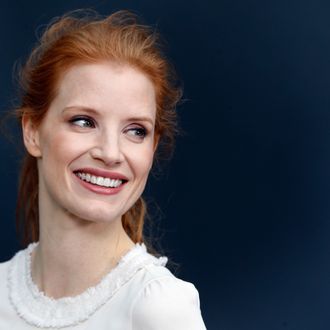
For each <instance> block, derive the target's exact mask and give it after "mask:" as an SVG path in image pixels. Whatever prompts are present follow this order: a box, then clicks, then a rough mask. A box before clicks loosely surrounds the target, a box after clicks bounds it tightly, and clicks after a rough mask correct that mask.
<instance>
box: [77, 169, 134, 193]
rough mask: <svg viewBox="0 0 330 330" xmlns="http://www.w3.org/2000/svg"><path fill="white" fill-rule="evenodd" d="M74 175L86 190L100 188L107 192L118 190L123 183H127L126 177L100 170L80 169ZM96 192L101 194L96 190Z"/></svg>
mask: <svg viewBox="0 0 330 330" xmlns="http://www.w3.org/2000/svg"><path fill="white" fill-rule="evenodd" d="M74 174H75V175H76V176H77V177H78V178H79V179H80V180H81V181H83V183H84V186H85V187H87V188H93V189H92V190H93V191H94V190H95V189H94V187H95V188H101V189H107V190H114V189H115V190H118V188H120V187H121V186H122V185H123V184H124V183H126V182H127V181H128V179H127V177H126V176H124V175H122V174H120V173H117V172H108V171H104V170H100V169H93V168H82V169H79V170H75V171H74ZM96 192H103V190H97V191H96Z"/></svg>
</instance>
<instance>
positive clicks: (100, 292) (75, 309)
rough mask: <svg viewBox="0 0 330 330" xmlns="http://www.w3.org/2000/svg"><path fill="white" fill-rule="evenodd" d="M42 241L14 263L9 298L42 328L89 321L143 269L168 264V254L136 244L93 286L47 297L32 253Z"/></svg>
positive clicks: (20, 313)
mask: <svg viewBox="0 0 330 330" xmlns="http://www.w3.org/2000/svg"><path fill="white" fill-rule="evenodd" d="M37 244H38V243H31V244H30V245H29V246H28V247H27V248H26V249H25V250H22V251H19V252H18V253H17V254H16V255H15V256H14V258H13V259H12V260H11V262H10V267H9V273H8V286H9V298H10V301H11V303H12V305H13V306H14V308H15V310H16V312H17V313H18V315H19V316H20V317H21V318H23V319H24V320H25V321H26V322H27V323H29V324H31V325H33V326H37V327H40V328H63V327H68V326H72V325H75V324H78V323H80V322H83V321H86V320H87V319H88V318H89V317H90V316H91V315H92V314H94V313H95V312H96V311H97V310H98V309H99V308H101V307H102V306H103V305H104V304H105V303H106V302H107V301H108V300H109V299H111V297H112V296H113V295H114V294H115V293H116V292H117V291H118V290H119V289H120V288H121V287H122V286H123V285H124V284H125V283H126V282H128V281H129V280H130V279H131V278H132V277H133V276H134V274H136V273H137V272H138V271H139V270H140V269H142V268H144V267H145V266H147V265H149V264H156V265H161V266H165V265H166V262H167V258H166V257H160V258H156V257H154V256H152V255H151V254H149V253H148V252H147V250H146V246H145V245H144V244H136V245H135V246H134V247H133V248H132V249H131V250H130V251H129V252H128V253H127V254H125V255H124V256H123V257H122V258H121V260H120V261H119V263H118V265H117V266H116V267H115V268H113V269H112V270H111V271H110V272H109V273H108V274H107V275H105V276H104V277H103V279H102V280H101V281H100V282H99V283H98V284H97V285H96V286H93V287H90V288H88V289H87V290H86V291H84V292H83V293H81V294H79V295H77V296H74V297H64V298H60V299H53V298H50V297H47V296H46V295H45V294H44V293H43V292H41V291H39V289H38V287H37V286H36V285H35V284H34V283H33V281H32V277H31V253H32V251H33V249H34V248H35V247H36V246H37Z"/></svg>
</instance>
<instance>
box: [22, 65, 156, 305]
mask: <svg viewBox="0 0 330 330" xmlns="http://www.w3.org/2000/svg"><path fill="white" fill-rule="evenodd" d="M155 117H156V97H155V89H154V86H153V83H152V82H151V81H150V79H149V78H148V77H147V76H146V75H145V74H143V73H142V72H140V71H138V70H137V69H134V68H132V67H129V66H127V65H126V66H123V65H117V64H114V63H111V62H102V63H96V64H79V65H76V66H73V67H72V68H70V69H69V70H68V72H66V73H65V75H64V76H63V78H62V79H61V81H60V83H59V91H58V94H57V96H56V97H55V99H54V100H53V102H52V104H51V106H50V108H49V109H48V112H47V114H46V117H45V118H44V119H43V121H42V123H41V125H40V126H35V125H34V124H33V123H32V122H31V120H30V119H29V118H27V117H24V118H23V121H22V127H23V137H24V143H25V146H26V148H27V150H28V152H29V153H30V154H31V155H32V156H34V157H36V158H37V160H38V172H39V219H40V240H39V242H40V243H39V245H38V247H37V248H36V249H35V251H34V253H33V255H32V265H31V271H32V278H33V281H34V283H35V284H36V285H37V286H38V288H39V290H40V291H43V292H44V293H45V295H47V296H49V297H53V298H55V299H57V298H61V297H66V296H75V295H78V294H80V293H82V292H83V291H85V290H86V289H87V288H89V287H91V286H94V285H96V284H97V283H98V282H99V281H100V280H101V278H102V277H103V276H104V275H105V274H106V273H108V272H109V271H110V270H111V269H112V268H113V267H114V266H115V265H116V263H117V262H118V260H119V259H120V257H121V256H122V255H123V254H125V253H126V252H127V251H128V250H130V249H131V248H132V247H133V246H134V243H133V241H132V240H131V239H130V238H129V237H128V235H127V234H126V233H125V231H124V229H123V227H122V222H121V217H122V215H123V214H124V213H125V212H126V211H127V210H128V209H129V208H130V207H131V206H132V205H133V204H134V203H135V201H136V200H137V199H138V198H139V196H140V195H141V194H142V192H143V190H144V187H145V184H146V181H147V177H148V174H149V171H150V169H151V166H152V162H153V156H154V151H155V149H156V145H157V143H156V142H155V141H156V140H157V139H156V138H155V132H154V128H155ZM87 169H88V170H87ZM78 170H79V172H88V171H103V172H102V173H106V175H108V174H107V173H109V177H110V178H112V176H113V175H114V174H113V173H117V174H118V173H119V174H120V175H121V176H123V177H125V180H123V181H122V183H124V184H123V185H121V186H120V187H119V188H116V189H117V190H116V189H112V188H111V187H108V188H105V187H101V190H102V191H101V192H100V191H98V190H97V191H96V190H95V189H94V187H95V186H92V185H91V183H89V184H87V185H86V182H83V180H81V179H80V178H78V176H77V175H76V174H77V172H78ZM94 174H95V173H94ZM106 175H105V174H104V175H102V176H103V177H106ZM99 176H101V175H99ZM126 181H127V182H126ZM108 191H115V192H114V193H112V192H111V193H108Z"/></svg>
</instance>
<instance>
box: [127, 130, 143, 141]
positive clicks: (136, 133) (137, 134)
mask: <svg viewBox="0 0 330 330" xmlns="http://www.w3.org/2000/svg"><path fill="white" fill-rule="evenodd" d="M126 133H127V135H129V136H131V137H132V138H134V139H135V140H139V141H142V140H143V139H144V138H145V137H146V136H147V135H148V132H147V130H146V129H145V128H144V127H131V128H128V129H127V130H126Z"/></svg>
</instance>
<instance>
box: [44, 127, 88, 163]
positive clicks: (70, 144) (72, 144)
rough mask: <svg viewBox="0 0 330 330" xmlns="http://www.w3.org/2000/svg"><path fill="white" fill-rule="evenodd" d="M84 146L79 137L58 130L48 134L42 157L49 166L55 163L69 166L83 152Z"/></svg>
mask: <svg viewBox="0 0 330 330" xmlns="http://www.w3.org/2000/svg"><path fill="white" fill-rule="evenodd" d="M83 146H84V144H83V143H81V141H79V139H77V137H73V136H71V135H70V134H65V132H58V133H57V134H52V135H49V136H47V139H45V140H44V144H43V146H42V150H43V155H42V158H43V160H44V161H45V162H46V163H47V165H48V166H52V165H54V164H55V163H56V164H57V166H62V167H63V166H67V165H69V163H70V162H71V161H73V160H74V159H75V158H76V157H78V156H79V155H80V154H81V152H82V148H83Z"/></svg>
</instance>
